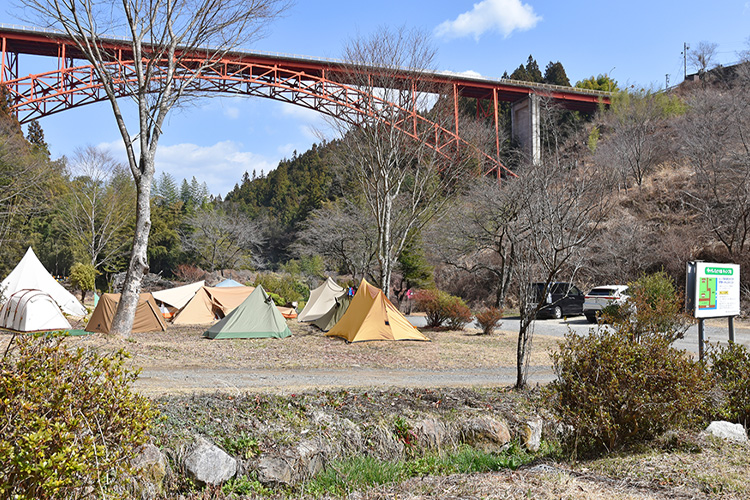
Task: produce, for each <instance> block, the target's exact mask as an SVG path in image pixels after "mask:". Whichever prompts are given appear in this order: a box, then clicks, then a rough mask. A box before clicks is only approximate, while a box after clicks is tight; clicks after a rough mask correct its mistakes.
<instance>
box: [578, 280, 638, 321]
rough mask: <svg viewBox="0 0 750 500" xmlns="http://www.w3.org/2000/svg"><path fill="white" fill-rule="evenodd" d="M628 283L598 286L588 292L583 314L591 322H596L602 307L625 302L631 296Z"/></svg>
mask: <svg viewBox="0 0 750 500" xmlns="http://www.w3.org/2000/svg"><path fill="white" fill-rule="evenodd" d="M627 291H628V287H627V285H607V286H597V287H594V288H592V289H591V291H590V292H589V293H587V294H586V296H585V297H584V301H583V314H584V315H585V316H586V319H587V320H588V321H589V323H596V317H597V315H598V314H599V313H600V312H601V310H602V309H604V308H605V307H607V306H608V305H611V304H618V305H620V304H624V303H625V301H626V300H628V299H629V298H630V296H629V295H627Z"/></svg>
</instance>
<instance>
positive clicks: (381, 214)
mask: <svg viewBox="0 0 750 500" xmlns="http://www.w3.org/2000/svg"><path fill="white" fill-rule="evenodd" d="M434 56H435V52H434V49H433V48H432V46H431V45H430V43H429V39H428V37H427V36H426V35H425V34H423V33H421V32H418V31H409V30H406V29H404V28H401V29H398V30H395V31H392V30H389V29H385V28H384V29H381V30H380V31H378V32H377V33H375V34H374V35H373V36H371V37H369V38H359V39H355V40H353V41H351V42H350V43H349V44H348V46H347V47H346V49H345V54H344V59H345V60H346V61H347V62H348V63H349V67H350V68H351V74H350V75H349V78H350V80H351V81H352V85H354V86H355V87H357V88H358V89H360V90H361V91H362V92H363V95H369V96H372V98H370V99H369V100H368V102H367V103H365V105H366V106H367V113H366V114H363V115H362V117H361V123H358V124H357V126H355V127H352V128H349V126H348V123H345V122H343V121H340V122H337V124H338V126H339V130H340V133H341V136H342V141H341V149H340V152H341V155H340V162H339V163H340V166H341V167H342V168H343V170H345V171H346V172H348V173H349V174H350V175H351V176H352V177H353V178H354V179H355V180H356V182H357V183H358V184H359V187H360V188H361V192H362V196H363V197H364V200H365V205H366V206H367V208H368V210H369V211H370V212H371V214H372V216H373V217H374V220H375V224H376V228H377V245H376V249H377V253H376V257H377V262H378V267H379V275H380V276H379V280H378V281H379V283H378V284H379V285H380V286H381V287H382V288H383V291H384V292H385V293H386V294H388V295H390V293H391V290H390V288H391V276H392V273H393V270H394V268H395V266H396V262H397V260H398V256H399V255H400V253H401V252H402V251H403V249H404V247H405V245H406V244H407V242H408V239H409V237H410V235H411V234H414V232H415V231H417V230H419V229H421V228H422V227H423V226H424V225H425V224H426V223H427V222H428V221H429V220H430V219H431V218H432V217H434V216H435V215H436V214H439V213H441V211H443V210H444V209H445V208H446V207H447V205H448V201H449V200H450V199H451V196H452V195H453V194H455V192H457V190H458V187H459V186H460V184H461V183H462V182H463V181H464V180H465V179H466V178H467V177H468V175H467V173H468V171H469V170H470V168H471V167H472V166H476V163H472V162H471V160H470V158H469V157H468V156H466V155H463V154H462V153H464V152H465V151H461V150H459V149H458V148H454V149H453V150H452V151H451V157H449V158H446V157H445V156H441V155H440V154H439V153H437V152H436V151H435V149H434V148H432V147H430V146H431V143H432V141H434V137H435V129H434V128H432V129H431V128H429V127H427V126H425V125H424V124H423V123H422V122H421V121H419V120H418V119H417V117H418V116H421V115H422V114H424V115H426V116H429V119H430V120H432V121H433V122H437V123H439V124H441V125H442V126H443V128H444V129H446V130H452V129H454V127H455V124H454V123H452V122H451V121H450V120H453V116H454V115H453V111H452V104H451V103H452V99H442V98H441V90H442V89H439V88H436V87H435V85H434V84H432V83H430V79H429V78H428V77H427V75H425V73H426V72H429V71H431V70H434ZM405 68H408V69H409V71H410V72H411V79H410V80H404V79H403V78H402V76H401V74H402V70H403V69H405ZM401 123H409V124H413V127H409V128H410V133H409V134H407V133H405V132H404V131H402V130H399V129H398V128H397V127H395V126H394V125H396V124H401Z"/></svg>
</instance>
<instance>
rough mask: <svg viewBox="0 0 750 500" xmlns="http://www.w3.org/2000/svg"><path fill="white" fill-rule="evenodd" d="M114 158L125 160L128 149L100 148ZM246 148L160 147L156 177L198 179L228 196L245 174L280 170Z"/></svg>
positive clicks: (113, 144)
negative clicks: (167, 175) (168, 176)
mask: <svg viewBox="0 0 750 500" xmlns="http://www.w3.org/2000/svg"><path fill="white" fill-rule="evenodd" d="M99 147H102V148H106V149H109V150H110V151H112V153H113V154H115V155H118V156H121V157H122V158H123V159H124V156H125V147H124V146H123V144H122V141H114V142H111V143H102V144H99ZM242 148H243V146H242V144H240V143H237V142H234V141H221V142H217V143H216V144H213V145H211V146H199V145H197V144H190V143H186V144H174V145H169V146H168V145H160V146H159V148H158V150H157V153H156V177H157V178H158V177H159V176H160V175H161V173H162V172H166V173H168V174H171V175H172V177H174V179H175V180H176V181H177V182H178V183H181V182H182V179H187V180H188V181H190V180H191V179H192V178H193V177H195V178H196V179H197V180H198V182H201V183H203V182H205V183H206V184H207V185H208V190H209V192H210V193H211V194H213V195H218V194H221V195H222V196H224V195H226V194H227V193H228V192H229V191H230V190H231V189H232V188H234V185H235V184H238V183H239V182H240V181H241V180H242V174H244V173H245V172H250V173H252V171H253V169H255V170H256V171H257V173H258V175H260V172H261V170H262V171H263V172H265V173H266V174H267V173H268V172H270V171H271V170H273V169H275V168H276V167H277V166H278V160H276V159H273V160H272V159H269V158H266V157H264V156H261V155H257V154H254V153H251V152H249V151H243V150H242Z"/></svg>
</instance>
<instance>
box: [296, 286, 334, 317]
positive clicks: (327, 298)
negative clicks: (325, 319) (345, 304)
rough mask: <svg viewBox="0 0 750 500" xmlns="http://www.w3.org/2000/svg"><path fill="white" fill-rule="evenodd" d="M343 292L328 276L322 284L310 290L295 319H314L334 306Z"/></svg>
mask: <svg viewBox="0 0 750 500" xmlns="http://www.w3.org/2000/svg"><path fill="white" fill-rule="evenodd" d="M344 293H345V291H344V289H343V288H342V287H340V286H339V285H337V284H336V282H335V281H333V280H332V279H331V278H330V277H328V278H327V279H326V280H325V281H324V282H323V284H322V285H320V286H319V287H318V288H316V289H315V290H313V291H311V292H310V300H308V301H307V304H305V307H304V309H302V312H301V313H299V316H297V320H298V321H315V320H316V319H318V318H320V317H321V316H323V315H324V314H326V313H327V312H328V311H330V310H331V309H332V308H333V307H334V306H336V299H337V298H338V297H340V296H341V295H343V294H344Z"/></svg>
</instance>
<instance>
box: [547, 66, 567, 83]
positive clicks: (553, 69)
mask: <svg viewBox="0 0 750 500" xmlns="http://www.w3.org/2000/svg"><path fill="white" fill-rule="evenodd" d="M544 83H549V84H550V85H562V86H564V87H570V80H569V79H568V75H567V74H566V73H565V68H563V65H562V63H561V62H560V61H557V62H554V63H553V62H552V61H550V62H549V63H548V64H547V67H546V68H545V69H544Z"/></svg>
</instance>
